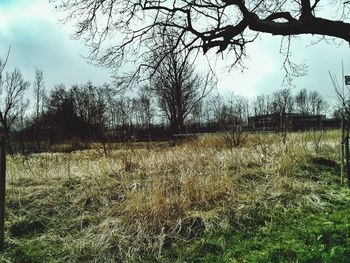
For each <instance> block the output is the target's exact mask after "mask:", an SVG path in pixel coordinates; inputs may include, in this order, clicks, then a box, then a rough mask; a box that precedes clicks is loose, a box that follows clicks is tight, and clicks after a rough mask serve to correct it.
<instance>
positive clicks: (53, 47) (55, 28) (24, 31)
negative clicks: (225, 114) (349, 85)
mask: <svg viewBox="0 0 350 263" xmlns="http://www.w3.org/2000/svg"><path fill="white" fill-rule="evenodd" d="M48 2H49V1H48V0H16V1H13V0H0V43H1V46H0V47H1V49H0V56H1V57H4V56H5V54H6V52H7V48H8V46H9V45H11V56H10V59H9V62H8V64H7V68H6V69H7V70H13V68H14V67H15V66H17V67H18V68H19V69H20V70H21V71H22V73H23V75H24V76H25V78H26V79H27V80H29V81H33V78H34V71H35V68H38V69H42V70H44V77H45V83H46V86H47V88H48V89H50V88H52V87H53V86H54V85H55V84H59V83H64V84H65V85H66V86H70V85H72V84H75V83H85V82H87V81H88V80H91V81H92V82H93V83H95V84H97V85H100V84H103V83H104V82H109V81H110V80H111V78H110V73H109V72H108V71H107V70H106V69H103V68H98V67H94V66H93V65H90V64H88V63H87V61H86V60H85V59H84V58H83V56H86V55H87V54H88V53H87V49H86V48H85V47H84V45H83V44H82V43H81V42H79V41H76V40H71V39H70V37H69V35H70V34H71V33H72V32H71V30H70V29H69V27H68V26H65V25H63V24H60V23H59V22H58V20H57V13H55V12H54V11H53V10H52V9H53V7H52V6H51V5H50V4H49V3H48ZM315 40H316V39H315V38H312V37H308V36H303V37H298V38H297V39H295V40H293V42H292V55H293V59H294V61H295V62H301V61H304V62H305V63H306V64H307V65H308V75H307V76H304V77H302V78H300V79H298V80H296V81H295V82H294V84H295V85H296V88H295V90H299V89H301V88H307V89H309V90H317V91H319V92H321V94H322V95H323V96H325V97H327V98H332V97H334V91H333V88H332V86H331V83H330V79H329V76H328V71H329V70H331V71H332V72H334V73H337V74H338V75H339V78H340V71H341V63H342V61H343V62H344V66H345V72H346V73H347V74H348V75H350V48H349V45H348V44H346V43H343V44H342V45H334V44H327V43H325V42H322V43H318V44H317V45H311V46H310V43H311V42H312V41H315ZM279 47H280V37H272V36H266V35H262V36H261V39H260V40H257V41H256V42H254V43H253V44H252V45H250V46H249V48H248V50H247V51H248V54H249V58H248V59H247V60H246V63H245V64H246V66H247V69H246V70H245V71H244V72H243V73H241V72H239V71H231V72H227V71H224V70H222V67H223V66H224V65H225V64H228V63H230V61H231V58H230V57H229V56H227V57H225V59H223V60H222V59H221V58H220V59H218V62H217V63H216V64H217V66H216V67H215V68H216V70H217V72H218V73H219V74H218V76H219V79H220V81H219V83H218V89H219V90H220V91H221V92H223V93H226V92H229V93H230V92H234V93H235V94H240V95H244V96H248V97H252V96H255V95H257V94H270V93H272V92H273V91H275V90H278V89H280V88H281V84H282V80H283V77H284V71H283V70H282V64H283V59H284V57H283V56H282V55H281V54H279Z"/></svg>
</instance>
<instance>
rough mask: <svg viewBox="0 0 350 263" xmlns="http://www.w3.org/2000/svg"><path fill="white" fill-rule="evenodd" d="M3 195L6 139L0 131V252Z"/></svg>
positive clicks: (3, 232) (2, 235) (4, 190)
mask: <svg viewBox="0 0 350 263" xmlns="http://www.w3.org/2000/svg"><path fill="white" fill-rule="evenodd" d="M5 195H6V137H5V133H4V132H3V129H0V252H2V251H4V241H5Z"/></svg>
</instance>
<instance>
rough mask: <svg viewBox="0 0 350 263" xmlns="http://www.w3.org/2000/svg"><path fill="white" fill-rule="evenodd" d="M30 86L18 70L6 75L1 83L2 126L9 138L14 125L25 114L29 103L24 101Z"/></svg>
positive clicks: (0, 115) (0, 111) (0, 112)
mask: <svg viewBox="0 0 350 263" xmlns="http://www.w3.org/2000/svg"><path fill="white" fill-rule="evenodd" d="M29 86H30V83H29V82H28V81H25V80H24V79H23V76H22V73H21V72H20V71H19V70H18V69H17V68H16V69H15V70H14V71H13V72H12V73H6V76H5V78H4V79H3V80H2V82H1V88H2V93H1V96H0V103H1V104H0V105H1V108H0V124H1V126H2V128H3V129H4V132H5V135H6V137H7V138H8V137H9V133H10V129H11V127H12V125H13V124H14V123H15V121H17V120H18V119H19V118H20V116H22V115H23V114H24V111H25V109H26V108H27V106H28V103H27V102H25V101H24V92H25V91H26V90H27V88H28V87H29Z"/></svg>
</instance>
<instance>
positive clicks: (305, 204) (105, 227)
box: [0, 131, 349, 262]
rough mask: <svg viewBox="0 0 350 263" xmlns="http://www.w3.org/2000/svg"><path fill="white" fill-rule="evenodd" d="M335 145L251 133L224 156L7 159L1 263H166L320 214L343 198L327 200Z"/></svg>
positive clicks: (213, 147)
mask: <svg viewBox="0 0 350 263" xmlns="http://www.w3.org/2000/svg"><path fill="white" fill-rule="evenodd" d="M339 138H340V134H339V132H338V131H327V132H324V133H319V132H317V133H314V132H308V133H291V134H288V135H287V137H286V139H285V140H284V139H283V138H282V137H281V136H280V135H278V134H268V133H266V134H262V133H260V134H253V133H252V134H248V136H246V137H245V138H244V141H243V142H242V144H241V146H240V147H237V148H228V147H227V146H226V144H225V142H224V140H223V138H222V137H221V136H219V135H207V136H202V137H199V138H197V139H195V140H192V141H189V142H184V143H182V144H180V145H177V146H175V147H170V146H169V147H157V146H152V145H148V146H147V147H146V146H145V147H144V148H142V147H137V148H135V147H133V146H132V145H129V146H128V147H118V146H116V148H115V149H113V150H112V151H110V154H109V156H107V157H106V156H104V155H103V152H102V151H101V150H100V149H98V147H97V145H95V146H94V148H96V149H90V150H84V151H76V152H72V153H41V154H32V155H29V156H21V155H15V156H9V157H8V160H7V162H8V177H7V178H8V181H7V182H8V185H7V217H6V219H7V220H6V228H7V231H6V240H7V244H6V246H7V252H6V253H5V254H4V255H2V256H0V259H2V260H3V261H4V262H118V261H138V260H139V261H143V260H144V259H145V258H149V257H151V258H152V259H153V260H158V261H166V255H167V251H168V250H169V249H171V247H172V246H173V244H176V243H177V242H188V240H195V239H198V238H200V237H201V236H203V235H207V234H208V233H215V232H220V231H221V232H222V231H225V230H226V229H229V228H232V227H236V228H240V227H242V226H244V225H245V224H249V222H252V221H254V220H255V219H256V215H257V214H259V211H264V210H269V211H281V210H288V209H291V208H293V209H294V208H300V209H305V208H306V209H313V210H322V209H325V207H327V206H329V200H331V199H336V198H341V197H339V196H338V195H337V193H336V191H330V189H331V188H332V187H331V188H330V185H338V184H339V176H340V172H339V171H340V169H339ZM315 167H318V168H320V169H318V168H317V169H316V168H315ZM334 187H338V186H334ZM344 191H345V194H348V193H349V192H347V190H346V189H344V190H343V192H342V194H343V195H344Z"/></svg>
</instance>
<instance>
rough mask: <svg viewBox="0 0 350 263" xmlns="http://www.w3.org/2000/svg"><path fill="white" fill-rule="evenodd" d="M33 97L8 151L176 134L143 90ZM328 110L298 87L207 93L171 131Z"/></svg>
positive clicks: (60, 90)
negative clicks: (178, 127) (241, 93)
mask: <svg viewBox="0 0 350 263" xmlns="http://www.w3.org/2000/svg"><path fill="white" fill-rule="evenodd" d="M35 95H36V96H35V103H34V106H35V111H33V112H32V113H31V115H30V116H29V117H27V118H21V119H20V120H19V121H18V123H17V125H16V129H14V130H13V132H12V133H11V143H12V145H14V147H15V149H12V151H19V150H21V151H31V152H33V151H44V150H47V149H50V146H52V145H54V144H58V143H62V142H67V141H69V142H74V143H78V144H79V143H90V142H101V143H110V142H129V141H157V140H168V139H171V138H172V136H173V135H174V133H175V132H174V130H173V129H172V127H171V125H169V121H168V120H167V118H166V115H165V112H164V110H163V109H162V107H161V106H160V105H159V104H158V103H157V100H155V99H154V96H152V93H149V92H147V91H146V90H143V92H139V93H138V94H137V95H134V96H133V97H129V96H126V95H125V94H124V95H121V94H120V93H118V92H116V91H115V89H113V88H111V87H110V86H108V85H104V86H95V85H93V84H92V83H91V82H88V83H86V84H83V85H74V86H72V87H71V88H66V87H65V86H64V85H62V84H61V85H57V86H56V87H55V88H54V89H52V90H51V91H50V92H49V93H48V94H46V93H45V92H43V91H40V89H39V90H38V89H37V91H36V92H35ZM328 108H329V107H328V104H327V102H326V101H325V100H324V98H323V97H322V96H321V95H320V94H319V93H318V92H316V91H312V92H308V91H306V90H301V91H299V92H298V93H297V94H296V95H292V93H291V91H290V90H289V89H283V90H280V91H277V92H275V93H273V94H272V95H262V96H257V97H256V98H255V99H254V100H248V99H247V98H244V97H242V96H233V95H232V96H228V97H226V98H223V97H222V96H208V97H206V98H203V99H202V100H201V101H200V103H198V104H197V105H196V107H193V109H192V110H191V112H190V114H189V115H188V117H187V118H186V119H185V120H184V126H183V129H182V130H178V131H176V133H201V132H219V131H226V130H229V129H230V128H232V126H238V125H239V126H241V127H245V128H247V127H248V117H249V116H259V115H267V114H279V115H286V116H288V114H289V113H300V114H303V115H322V114H325V113H326V112H327V110H328ZM250 128H251V127H250ZM309 128H310V127H309ZM21 148H22V149H21Z"/></svg>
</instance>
